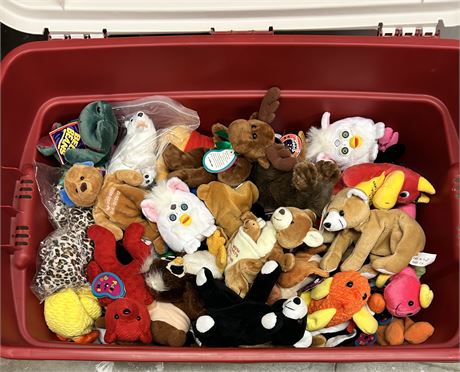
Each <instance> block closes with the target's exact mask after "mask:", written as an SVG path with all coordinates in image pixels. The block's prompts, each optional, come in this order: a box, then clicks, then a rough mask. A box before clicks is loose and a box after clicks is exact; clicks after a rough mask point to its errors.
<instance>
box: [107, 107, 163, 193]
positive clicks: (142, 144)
mask: <svg viewBox="0 0 460 372" xmlns="http://www.w3.org/2000/svg"><path fill="white" fill-rule="evenodd" d="M123 125H124V126H125V127H126V129H127V132H126V136H125V138H123V140H122V141H121V142H120V144H119V145H118V147H117V149H116V151H115V152H114V154H113V156H112V159H111V160H110V164H109V166H108V168H107V172H108V173H113V172H116V171H118V170H121V169H130V170H137V171H139V172H140V173H142V175H143V176H144V182H143V184H142V185H141V187H144V188H148V187H150V186H152V185H153V182H154V181H155V177H156V161H157V155H156V153H157V131H156V129H155V125H154V124H153V121H152V120H151V119H150V118H149V117H148V115H147V114H145V113H144V112H142V111H139V112H136V113H135V114H134V115H133V116H132V117H131V118H130V119H129V120H127V121H125V122H124V124H123Z"/></svg>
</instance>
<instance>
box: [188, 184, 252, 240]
mask: <svg viewBox="0 0 460 372" xmlns="http://www.w3.org/2000/svg"><path fill="white" fill-rule="evenodd" d="M197 195H198V198H200V199H201V200H202V201H203V202H204V204H206V207H207V208H208V209H209V210H210V211H211V213H212V215H213V216H214V218H215V219H216V224H217V225H218V226H220V227H221V228H222V229H223V230H224V232H225V234H226V235H227V236H228V237H231V236H232V235H233V234H234V233H235V232H236V231H237V230H238V228H239V227H240V226H241V224H242V221H241V216H242V215H243V214H244V213H245V212H247V211H249V210H250V209H251V207H252V205H253V204H254V203H255V202H256V201H257V199H258V198H259V191H258V190H257V187H256V186H255V185H254V184H253V183H252V182H250V181H246V182H244V183H243V184H241V185H240V186H239V187H237V188H232V187H230V186H229V185H227V184H225V183H222V182H219V181H214V182H211V183H208V184H206V185H201V186H200V187H198V190H197Z"/></svg>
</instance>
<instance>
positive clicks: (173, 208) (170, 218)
mask: <svg viewBox="0 0 460 372" xmlns="http://www.w3.org/2000/svg"><path fill="white" fill-rule="evenodd" d="M141 208H142V212H143V213H144V215H145V216H146V217H147V218H148V219H149V220H150V221H152V222H155V223H156V224H157V226H158V230H159V231H160V234H161V236H162V238H163V239H164V241H165V243H166V244H167V245H168V246H169V248H171V249H172V250H173V251H175V252H186V253H193V252H195V251H196V250H197V249H198V248H199V247H200V245H201V242H202V241H203V240H205V239H206V238H207V237H209V236H211V235H212V234H213V233H214V231H215V230H216V225H215V224H214V222H215V221H214V217H213V215H212V214H211V212H209V210H208V209H207V208H206V206H205V205H204V203H203V202H202V201H201V200H200V199H198V198H197V197H196V196H195V194H193V193H191V192H190V189H189V188H188V186H187V185H186V184H185V183H184V182H182V181H181V180H180V179H179V178H177V177H174V178H170V179H169V180H168V181H161V182H160V183H158V185H157V186H155V187H154V188H153V189H152V190H151V192H150V193H148V194H147V195H146V196H145V199H144V200H143V201H142V203H141Z"/></svg>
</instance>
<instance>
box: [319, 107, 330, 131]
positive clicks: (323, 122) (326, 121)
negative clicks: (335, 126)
mask: <svg viewBox="0 0 460 372" xmlns="http://www.w3.org/2000/svg"><path fill="white" fill-rule="evenodd" d="M330 120H331V113H330V112H327V111H326V112H325V113H324V114H323V116H322V117H321V128H322V129H326V128H328V127H329V125H331V123H330Z"/></svg>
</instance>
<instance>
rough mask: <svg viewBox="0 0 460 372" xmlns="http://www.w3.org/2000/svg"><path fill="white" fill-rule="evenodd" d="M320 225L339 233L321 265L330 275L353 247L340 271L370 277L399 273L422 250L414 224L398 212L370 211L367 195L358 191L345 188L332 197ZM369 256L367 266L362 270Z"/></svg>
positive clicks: (421, 238)
mask: <svg viewBox="0 0 460 372" xmlns="http://www.w3.org/2000/svg"><path fill="white" fill-rule="evenodd" d="M323 226H324V228H325V229H326V230H327V231H333V232H339V233H338V234H337V236H336V237H335V239H334V241H333V242H332V244H331V246H330V247H329V249H328V251H327V252H326V254H325V255H324V257H323V258H322V260H321V263H320V267H321V268H322V269H323V270H326V271H329V272H330V271H334V270H335V269H337V267H338V266H339V264H340V261H341V260H342V256H343V254H344V252H345V251H346V249H347V248H348V247H350V246H351V245H352V244H354V248H353V250H352V253H351V254H350V255H349V256H348V257H347V258H346V259H345V261H344V262H343V263H342V264H340V270H342V271H358V270H360V271H361V272H363V273H366V274H367V275H368V276H369V277H372V276H375V275H376V274H377V272H380V273H383V274H390V275H392V274H396V273H399V272H400V271H401V270H403V269H404V268H405V267H406V266H407V265H408V264H409V262H410V260H411V259H412V257H413V256H416V255H417V254H418V253H419V252H421V251H423V249H424V247H425V233H424V232H423V229H422V227H421V226H420V225H419V224H418V223H417V221H415V220H414V219H413V218H412V217H410V216H408V215H407V214H406V213H404V212H402V211H400V210H398V209H391V210H378V209H373V210H371V209H370V207H369V201H368V197H367V195H366V194H365V193H364V192H363V191H362V190H359V189H349V188H347V189H344V190H342V191H340V192H339V193H338V194H337V195H335V196H334V198H333V199H332V200H331V202H330V203H329V205H328V207H327V208H326V211H325V217H324V220H323ZM368 257H369V259H370V264H368V265H365V266H364V267H363V265H364V264H365V261H366V259H367V258H368Z"/></svg>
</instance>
